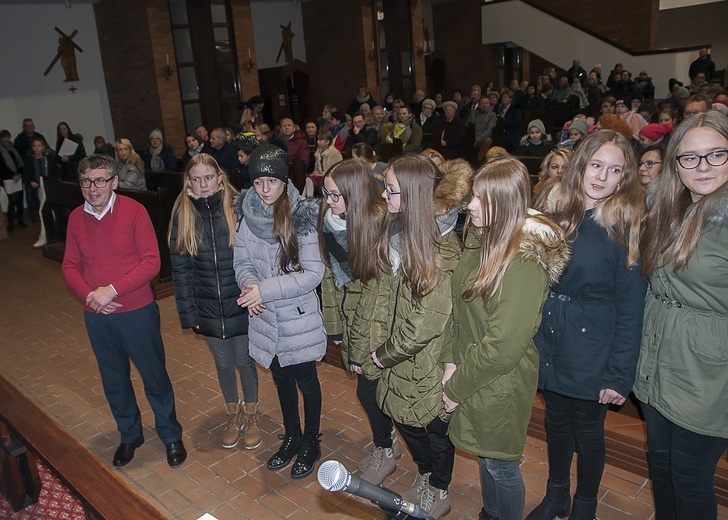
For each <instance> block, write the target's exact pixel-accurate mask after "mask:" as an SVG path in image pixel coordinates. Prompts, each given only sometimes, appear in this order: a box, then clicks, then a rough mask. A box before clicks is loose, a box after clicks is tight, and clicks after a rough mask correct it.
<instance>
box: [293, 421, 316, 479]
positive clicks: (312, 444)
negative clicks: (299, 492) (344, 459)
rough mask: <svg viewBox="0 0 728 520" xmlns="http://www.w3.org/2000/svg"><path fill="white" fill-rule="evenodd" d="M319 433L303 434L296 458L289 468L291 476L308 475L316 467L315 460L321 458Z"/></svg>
mask: <svg viewBox="0 0 728 520" xmlns="http://www.w3.org/2000/svg"><path fill="white" fill-rule="evenodd" d="M319 437H321V434H320V433H318V432H317V433H306V434H305V435H304V436H303V442H302V443H301V449H300V451H299V452H298V458H297V459H296V462H294V463H293V467H292V468H291V478H295V479H299V478H304V477H308V476H309V475H310V474H311V473H313V470H314V468H315V467H316V461H317V460H319V459H320V458H321V440H320V439H319Z"/></svg>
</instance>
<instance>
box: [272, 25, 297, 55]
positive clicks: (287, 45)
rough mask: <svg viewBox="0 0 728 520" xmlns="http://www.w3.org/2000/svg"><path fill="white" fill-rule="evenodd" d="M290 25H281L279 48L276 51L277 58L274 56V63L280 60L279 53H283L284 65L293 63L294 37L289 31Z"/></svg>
mask: <svg viewBox="0 0 728 520" xmlns="http://www.w3.org/2000/svg"><path fill="white" fill-rule="evenodd" d="M291 23H292V22H288V25H281V29H283V30H282V31H281V38H282V41H281V48H280V49H279V50H278V56H276V63H278V61H279V60H280V59H281V53H283V55H284V58H285V60H286V63H288V62H290V61H293V37H294V36H296V35H295V33H294V32H293V31H292V30H291Z"/></svg>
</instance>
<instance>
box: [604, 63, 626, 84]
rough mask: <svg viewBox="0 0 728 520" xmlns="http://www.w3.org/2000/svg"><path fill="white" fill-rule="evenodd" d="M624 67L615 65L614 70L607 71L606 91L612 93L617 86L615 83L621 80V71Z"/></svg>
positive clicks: (618, 64) (619, 64)
mask: <svg viewBox="0 0 728 520" xmlns="http://www.w3.org/2000/svg"><path fill="white" fill-rule="evenodd" d="M623 70H624V65H622V64H621V63H615V64H614V68H613V69H612V70H611V71H609V77H608V78H607V90H610V91H613V90H614V89H615V87H616V86H617V82H618V81H619V80H621V79H622V71H623Z"/></svg>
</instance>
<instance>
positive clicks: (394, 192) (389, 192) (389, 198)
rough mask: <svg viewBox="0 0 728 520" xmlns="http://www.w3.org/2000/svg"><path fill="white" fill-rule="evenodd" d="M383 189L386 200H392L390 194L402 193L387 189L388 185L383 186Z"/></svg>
mask: <svg viewBox="0 0 728 520" xmlns="http://www.w3.org/2000/svg"><path fill="white" fill-rule="evenodd" d="M384 191H385V192H386V194H387V200H392V195H399V194H400V193H402V192H401V191H392V190H390V189H389V186H385V187H384Z"/></svg>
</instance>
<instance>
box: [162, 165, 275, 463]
mask: <svg viewBox="0 0 728 520" xmlns="http://www.w3.org/2000/svg"><path fill="white" fill-rule="evenodd" d="M184 186H185V189H184V190H183V191H182V193H180V194H179V196H178V197H177V200H176V201H175V203H174V208H173V209H172V218H171V224H170V226H169V232H168V234H167V241H168V243H169V251H170V259H171V261H172V280H173V281H174V296H175V301H176V303H177V312H178V313H179V319H180V324H181V325H182V328H183V329H191V330H192V332H194V333H195V334H199V335H201V336H202V337H204V338H205V341H206V342H207V345H208V347H209V348H210V351H211V352H212V356H213V359H214V360H215V369H216V371H217V378H218V382H219V383H220V390H221V391H222V396H223V399H224V400H225V413H226V415H227V422H226V423H225V427H224V428H223V431H222V439H221V441H222V446H223V448H234V447H235V446H236V445H237V444H238V441H239V439H240V436H241V434H242V437H243V444H244V445H245V448H246V449H254V448H257V447H258V446H259V445H260V443H261V441H262V433H261V431H260V426H259V425H258V372H257V370H256V368H255V362H254V361H253V359H252V358H251V357H250V354H249V352H248V313H247V312H246V311H245V310H244V309H242V308H240V307H239V306H238V304H237V299H238V296H240V290H239V289H238V285H237V283H236V281H235V270H234V269H233V247H234V241H235V224H236V221H237V215H236V213H235V208H234V207H233V197H235V195H237V192H236V191H235V188H233V186H232V185H231V184H230V181H229V180H228V176H227V174H226V173H225V172H223V171H222V169H221V168H220V166H219V165H218V164H217V161H215V159H213V157H212V156H211V155H208V154H206V153H199V154H197V155H195V156H194V157H191V158H190V160H189V161H188V162H187V166H186V167H185V172H184ZM236 373H237V374H239V375H240V386H241V387H242V391H243V398H244V404H243V403H242V402H241V401H240V399H239V397H238V376H237V374H236Z"/></svg>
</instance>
